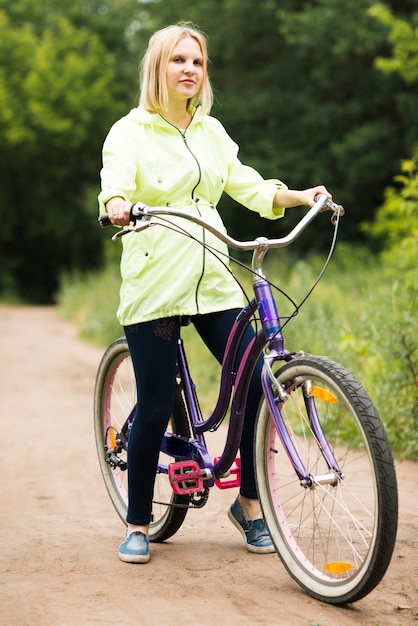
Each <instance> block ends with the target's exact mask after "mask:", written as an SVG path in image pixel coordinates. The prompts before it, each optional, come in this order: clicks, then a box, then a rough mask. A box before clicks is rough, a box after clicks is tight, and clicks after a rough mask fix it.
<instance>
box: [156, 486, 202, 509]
mask: <svg viewBox="0 0 418 626" xmlns="http://www.w3.org/2000/svg"><path fill="white" fill-rule="evenodd" d="M208 498H209V488H208V487H206V488H205V489H204V490H203V491H200V492H199V493H195V494H190V495H189V504H178V503H176V502H162V501H160V500H153V503H154V504H162V505H163V506H169V507H171V508H175V509H201V508H202V507H204V506H205V504H206V502H207V501H208Z"/></svg>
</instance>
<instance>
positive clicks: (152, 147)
mask: <svg viewBox="0 0 418 626" xmlns="http://www.w3.org/2000/svg"><path fill="white" fill-rule="evenodd" d="M141 78H142V80H141V96H140V103H139V107H137V108H135V109H133V110H132V111H130V113H128V115H126V116H125V117H123V118H122V119H120V120H119V121H118V122H116V123H115V124H114V126H113V127H112V128H111V130H110V132H109V134H108V136H107V138H106V140H105V143H104V146H103V168H102V171H101V179H102V191H101V193H100V195H99V204H100V209H101V211H103V210H104V209H105V210H106V211H107V212H108V214H109V217H110V220H111V222H112V223H113V224H114V225H116V226H123V225H126V224H128V223H129V221H130V208H131V205H132V204H133V203H135V202H138V201H141V202H144V203H146V204H149V205H152V206H161V205H165V206H175V207H177V208H178V207H180V208H184V209H185V210H187V211H188V212H195V213H196V214H198V215H200V216H202V217H203V218H204V219H205V220H208V221H209V222H212V223H213V224H214V225H215V226H217V227H218V228H223V225H222V221H221V218H220V216H219V213H218V211H217V209H216V205H217V203H218V201H219V199H220V197H221V195H222V193H223V191H225V192H226V193H228V194H229V195H230V196H231V197H232V198H234V199H235V200H237V201H238V202H239V203H241V204H242V205H244V206H246V207H248V208H249V209H251V210H254V211H257V212H258V213H259V214H260V215H262V216H263V217H266V218H270V219H276V218H279V217H282V216H283V214H284V209H283V208H282V207H293V206H300V205H307V206H312V205H313V204H314V198H315V196H316V194H318V193H326V194H327V196H328V197H331V196H330V194H329V193H328V192H327V191H326V189H325V188H324V187H322V186H318V187H314V188H311V189H306V190H304V191H296V190H289V189H287V187H286V186H285V185H284V184H283V183H282V182H280V181H279V180H269V181H265V180H263V179H262V177H261V176H260V175H259V174H258V173H257V172H256V171H255V170H253V169H252V168H249V167H247V166H244V165H243V164H242V163H241V162H240V161H239V159H238V157H237V154H238V147H237V145H236V144H235V143H234V142H233V141H232V139H231V138H230V137H229V136H228V135H227V133H226V131H225V130H224V128H223V127H222V125H221V124H220V123H219V122H218V121H217V120H216V119H214V118H213V117H211V116H209V111H210V108H211V104H212V90H211V86H210V82H209V78H208V74H207V49H206V41H205V38H204V36H203V34H202V33H201V32H199V31H198V30H196V29H195V28H193V27H190V26H188V25H186V24H180V25H174V26H169V27H167V28H164V29H162V30H160V31H157V32H156V33H155V34H154V35H153V36H152V37H151V39H150V41H149V45H148V49H147V51H146V53H145V56H144V59H143V62H142V77H141ZM172 221H173V222H174V223H175V224H177V225H179V226H180V227H181V228H182V229H186V230H187V231H189V232H190V233H191V234H192V235H193V236H194V237H195V238H196V239H198V240H203V239H204V240H205V242H206V243H207V244H209V245H210V246H211V247H213V248H215V250H219V251H220V252H226V247H225V246H224V245H223V244H220V243H219V241H218V240H217V239H216V238H215V237H213V236H212V235H211V234H210V233H209V232H207V231H206V232H204V231H203V229H202V228H201V227H199V226H197V225H194V224H191V223H190V222H186V221H185V220H181V219H178V218H173V219H172ZM121 274H122V286H121V292H120V305H119V309H118V319H119V321H120V322H121V324H122V325H123V327H124V330H125V334H126V338H127V341H128V345H129V349H130V353H131V356H132V361H133V365H134V369H135V375H136V384H137V396H138V404H137V412H136V416H135V420H134V422H133V427H132V430H131V433H130V437H129V449H128V468H129V475H128V499H129V503H128V512H127V518H126V519H127V523H128V529H127V534H126V539H125V540H124V541H123V543H121V545H120V546H119V557H120V558H121V560H122V561H126V562H130V563H145V562H147V561H148V560H149V558H150V550H149V542H148V530H149V523H150V520H151V507H152V494H153V486H154V477H155V471H156V466H157V461H158V451H159V446H160V443H161V439H162V437H163V434H164V431H165V429H166V426H167V422H168V420H169V417H170V414H171V410H172V406H173V399H174V382H175V370H176V350H177V339H178V337H179V329H180V318H181V316H188V317H191V319H192V321H193V323H194V324H195V326H196V329H197V331H198V332H199V334H200V335H201V337H202V339H203V340H204V342H205V343H206V345H207V346H208V348H209V349H210V350H211V352H212V353H213V354H214V355H215V357H216V358H217V359H218V360H219V361H220V362H221V361H222V357H223V352H224V348H225V345H226V341H227V337H228V333H229V331H230V329H231V326H232V324H233V322H234V319H235V317H236V314H237V311H238V310H240V308H241V307H242V305H243V300H242V294H241V292H240V290H239V288H238V287H237V285H236V283H235V281H234V280H233V279H232V278H231V276H230V274H229V272H228V271H227V270H226V268H225V267H224V265H223V264H222V263H221V262H220V260H219V258H218V257H217V256H216V255H215V254H209V253H208V252H207V251H206V250H205V248H204V247H202V246H201V245H199V244H198V243H197V242H196V241H194V240H193V238H187V237H184V236H183V235H181V234H179V233H178V232H175V231H174V230H170V229H166V228H162V227H157V228H151V229H147V230H146V231H144V232H143V233H141V234H139V235H136V234H131V235H127V236H125V237H124V238H123V252H122V259H121ZM248 334H249V336H247V337H245V343H246V344H248V342H249V341H250V338H251V334H252V330H249V331H248ZM244 348H245V345H244V346H243V347H242V349H244ZM260 367H261V364H259V365H258V367H257V369H256V371H255V373H254V376H253V380H252V384H251V389H250V393H249V399H248V405H247V410H246V415H245V420H244V429H243V435H242V441H241V446H240V456H241V486H240V493H239V495H238V497H237V499H236V500H235V501H234V503H233V504H232V505H231V508H230V509H229V511H228V516H229V518H230V520H231V521H232V522H233V524H234V525H235V526H236V527H237V529H238V530H239V531H240V532H241V534H242V535H243V537H244V539H245V542H246V546H247V549H248V550H250V551H252V552H259V553H266V552H272V551H273V550H274V548H273V545H272V542H271V539H270V537H269V535H268V532H267V529H266V527H265V525H264V522H263V520H262V514H261V509H260V504H259V500H258V495H257V489H256V485H255V478H254V467H253V430H254V417H255V413H256V409H257V406H258V403H259V400H260V397H261V393H262V392H261V385H260Z"/></svg>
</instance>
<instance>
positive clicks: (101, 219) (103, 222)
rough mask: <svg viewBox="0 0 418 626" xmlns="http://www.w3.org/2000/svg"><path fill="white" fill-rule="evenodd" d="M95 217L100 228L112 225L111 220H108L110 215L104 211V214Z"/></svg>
mask: <svg viewBox="0 0 418 626" xmlns="http://www.w3.org/2000/svg"><path fill="white" fill-rule="evenodd" d="M97 219H98V220H99V224H100V226H101V228H108V227H109V226H112V222H111V221H110V217H109V216H108V214H107V213H105V214H104V215H99V217H98V218H97Z"/></svg>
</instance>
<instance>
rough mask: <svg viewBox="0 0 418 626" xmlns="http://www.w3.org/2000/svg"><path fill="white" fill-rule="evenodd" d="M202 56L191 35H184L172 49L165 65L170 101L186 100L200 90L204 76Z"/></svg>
mask: <svg viewBox="0 0 418 626" xmlns="http://www.w3.org/2000/svg"><path fill="white" fill-rule="evenodd" d="M203 62H204V61H203V56H202V51H201V49H200V46H199V44H198V42H197V41H196V39H193V37H184V38H183V39H181V40H180V41H179V43H178V44H177V45H176V47H175V48H174V50H173V53H172V55H171V57H170V60H169V62H168V67H167V90H168V97H169V101H170V103H173V104H174V103H175V102H181V101H184V102H187V100H189V99H190V98H193V97H194V96H195V95H196V94H198V93H199V92H200V88H201V85H202V81H203V76H204V68H203Z"/></svg>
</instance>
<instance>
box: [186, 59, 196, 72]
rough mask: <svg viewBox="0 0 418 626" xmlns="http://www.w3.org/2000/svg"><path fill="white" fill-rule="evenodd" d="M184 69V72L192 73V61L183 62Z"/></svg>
mask: <svg viewBox="0 0 418 626" xmlns="http://www.w3.org/2000/svg"><path fill="white" fill-rule="evenodd" d="M184 71H185V72H186V74H193V73H194V65H193V61H190V62H188V63H186V64H185V66H184Z"/></svg>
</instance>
